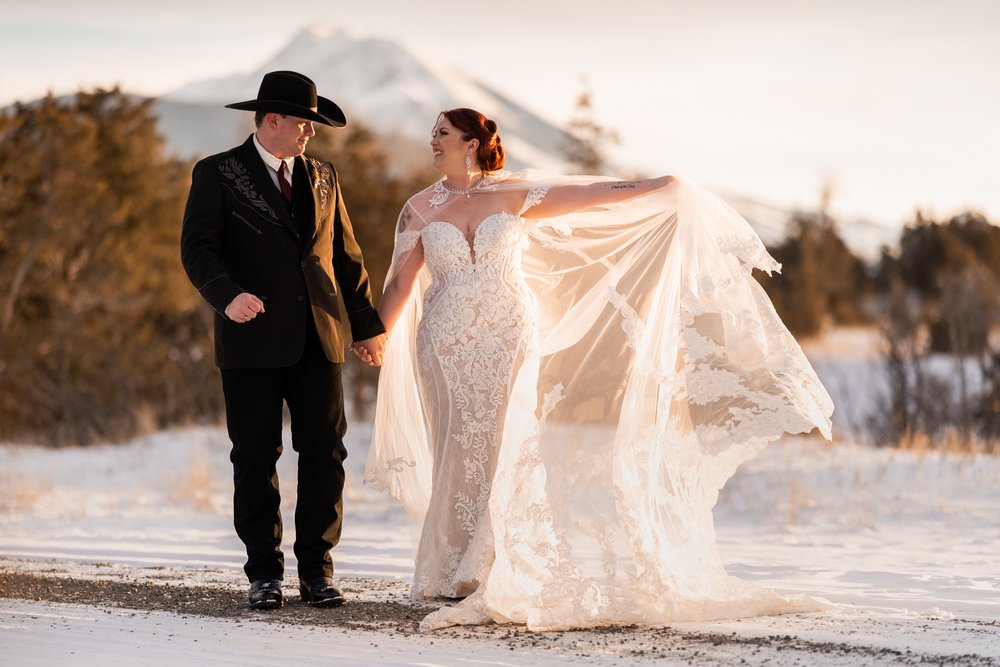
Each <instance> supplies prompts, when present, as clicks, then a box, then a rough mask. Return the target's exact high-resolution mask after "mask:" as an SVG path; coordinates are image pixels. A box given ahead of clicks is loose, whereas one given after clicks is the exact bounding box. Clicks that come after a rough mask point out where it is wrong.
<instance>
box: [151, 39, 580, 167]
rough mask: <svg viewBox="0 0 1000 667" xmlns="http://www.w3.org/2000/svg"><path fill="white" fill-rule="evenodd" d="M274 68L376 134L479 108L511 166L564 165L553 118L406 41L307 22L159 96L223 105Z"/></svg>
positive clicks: (415, 128) (420, 130)
mask: <svg viewBox="0 0 1000 667" xmlns="http://www.w3.org/2000/svg"><path fill="white" fill-rule="evenodd" d="M275 70H294V71H297V72H302V73H303V74H305V75H306V76H308V77H310V78H312V79H313V81H315V82H316V87H317V89H318V91H319V94H320V95H323V96H325V97H329V98H330V99H332V100H333V101H334V102H336V103H337V104H338V105H340V107H341V108H342V109H344V112H345V113H346V115H347V118H348V123H350V122H352V121H360V122H362V123H364V124H365V125H368V126H369V127H371V128H372V129H373V130H375V131H376V132H379V133H382V134H394V135H397V136H402V137H409V138H410V139H413V140H415V141H419V142H420V143H421V144H423V143H424V142H425V141H426V140H427V138H428V137H429V135H430V130H431V127H433V125H434V120H435V119H436V118H437V115H438V113H439V112H441V111H442V110H443V109H452V108H455V107H472V108H474V109H479V110H480V111H482V112H483V113H485V114H486V115H488V116H490V117H493V118H495V119H497V122H498V124H499V125H500V128H501V132H502V133H503V138H504V145H505V147H506V148H507V150H508V155H509V156H510V166H511V167H513V168H520V167H525V166H532V167H539V168H543V169H549V170H553V171H566V168H567V165H566V163H565V161H564V159H563V156H562V146H563V145H564V144H565V133H564V132H563V130H561V129H560V128H558V127H556V126H555V125H554V124H552V123H550V122H548V121H546V120H544V119H543V118H541V117H540V116H538V115H537V114H536V113H534V112H532V111H530V110H529V109H527V108H525V107H523V106H521V105H520V104H517V103H516V102H514V101H512V100H511V99H510V98H508V97H506V96H504V95H502V94H500V93H499V92H497V91H495V90H493V89H491V88H490V87H488V86H486V85H484V84H482V83H480V82H477V81H475V80H473V79H472V78H470V77H468V76H466V75H465V74H463V73H461V72H459V71H456V70H454V69H452V68H450V67H448V66H446V65H444V64H441V63H437V62H434V61H433V60H432V59H430V58H426V57H424V56H418V55H417V54H415V53H414V52H413V51H412V50H411V49H409V48H408V47H406V46H405V45H403V44H400V43H398V42H394V41H390V40H386V39H381V38H376V37H371V36H367V35H362V34H359V33H356V32H354V31H351V30H349V29H344V28H339V27H338V28H334V27H331V26H319V27H310V28H306V29H304V30H302V31H300V32H299V33H297V34H296V35H295V36H294V37H293V38H292V39H291V40H290V41H289V42H288V43H287V44H286V45H285V46H284V47H283V48H282V49H281V50H279V51H278V52H277V53H276V54H275V55H274V56H273V57H271V58H269V59H268V60H266V61H265V62H263V63H261V64H260V65H259V66H258V67H257V68H255V69H254V70H252V71H249V72H247V73H244V74H234V75H232V76H227V77H222V78H218V79H212V80H208V81H200V82H195V83H192V84H189V85H186V86H184V87H182V88H180V89H178V90H175V91H173V92H171V93H168V94H167V95H165V96H163V100H164V101H165V102H168V103H179V102H183V103H187V104H200V105H225V104H228V103H230V102H234V101H239V100H247V99H253V98H254V97H255V96H256V94H257V89H258V87H259V86H260V80H261V77H263V75H264V74H265V73H266V72H270V71H275ZM234 122H238V119H234Z"/></svg>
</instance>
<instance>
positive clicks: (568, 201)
mask: <svg viewBox="0 0 1000 667" xmlns="http://www.w3.org/2000/svg"><path fill="white" fill-rule="evenodd" d="M673 180H674V177H673V176H661V177H660V178H646V179H643V180H640V181H602V182H600V183H590V184H588V185H556V186H553V187H551V188H550V189H549V191H548V193H547V194H546V195H545V197H544V198H543V199H542V200H541V201H540V202H538V203H537V204H536V205H534V206H532V207H531V208H529V209H528V210H527V211H525V212H524V213H523V214H522V215H523V217H525V218H551V217H554V216H557V215H564V214H566V213H572V212H573V211H579V210H580V209H582V208H587V207H589V206H599V205H600V204H614V203H616V202H620V201H625V200H626V199H631V198H632V197H638V196H639V195H644V194H647V193H649V192H652V191H653V190H659V189H660V188H665V187H666V186H668V185H670V183H671V182H673Z"/></svg>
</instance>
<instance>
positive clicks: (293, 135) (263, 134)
mask: <svg viewBox="0 0 1000 667" xmlns="http://www.w3.org/2000/svg"><path fill="white" fill-rule="evenodd" d="M315 134H316V130H315V129H313V124H312V121H311V120H306V119H304V118H297V117H296V116H285V115H282V114H277V113H269V114H267V116H265V117H264V122H263V123H261V125H260V127H258V128H257V139H258V140H259V141H260V143H261V145H262V146H263V147H264V148H266V149H267V152H268V153H270V154H271V155H273V156H274V157H276V158H282V159H284V158H290V157H295V156H296V155H302V153H304V152H305V150H306V144H308V143H309V138H310V137H312V136H314V135H315Z"/></svg>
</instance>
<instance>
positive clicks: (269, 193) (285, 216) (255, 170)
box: [243, 135, 298, 238]
mask: <svg viewBox="0 0 1000 667" xmlns="http://www.w3.org/2000/svg"><path fill="white" fill-rule="evenodd" d="M243 160H244V163H245V164H246V166H247V170H248V171H249V172H250V176H251V178H252V179H253V184H254V187H256V188H257V192H259V193H260V195H261V196H262V197H263V198H264V200H265V201H266V202H267V203H268V204H269V205H270V206H271V209H272V210H273V211H274V212H275V213H277V215H278V218H279V219H280V220H281V222H283V223H284V225H285V227H286V228H287V229H288V231H289V232H290V233H291V234H292V236H295V237H296V238H297V237H298V231H297V230H296V229H295V225H294V224H292V214H291V213H290V212H289V210H288V205H287V204H285V200H284V198H282V196H281V193H280V192H278V188H277V187H275V185H274V181H272V180H271V174H270V173H268V169H269V168H268V166H267V165H266V164H264V160H262V159H261V157H260V153H258V152H257V147H256V146H254V145H253V135H251V136H250V138H249V139H248V140H247V141H246V143H244V144H243Z"/></svg>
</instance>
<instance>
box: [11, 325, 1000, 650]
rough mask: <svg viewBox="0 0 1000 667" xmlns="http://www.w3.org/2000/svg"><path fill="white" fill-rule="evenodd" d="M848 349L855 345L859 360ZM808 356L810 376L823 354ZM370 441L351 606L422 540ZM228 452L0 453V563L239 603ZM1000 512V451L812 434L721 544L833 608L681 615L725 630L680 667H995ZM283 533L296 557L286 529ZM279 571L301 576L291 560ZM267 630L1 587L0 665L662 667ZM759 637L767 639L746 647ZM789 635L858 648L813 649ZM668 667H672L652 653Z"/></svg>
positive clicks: (475, 638) (159, 442)
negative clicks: (923, 448) (373, 484)
mask: <svg viewBox="0 0 1000 667" xmlns="http://www.w3.org/2000/svg"><path fill="white" fill-rule="evenodd" d="M848 347H849V348H850V349H851V350H852V351H853V352H852V354H853V353H858V350H859V349H860V348H859V347H858V345H857V344H849V345H848ZM814 351H815V350H814ZM814 351H813V352H814ZM827 351H828V352H829V349H828V350H827ZM811 354H812V352H811ZM844 356H845V357H846V356H849V355H846V354H845V355H844ZM831 358H832V357H831ZM816 361H817V365H818V367H819V366H821V365H822V364H823V363H827V362H826V361H823V360H821V359H819V358H817V360H816ZM831 363H832V362H831ZM851 363H853V362H851ZM845 377H846V376H845ZM862 386H863V383H862ZM831 389H832V390H833V393H835V394H836V393H837V391H836V388H835V387H831ZM368 435H369V428H368V426H367V425H366V424H364V423H363V422H360V421H359V420H355V422H354V423H352V426H351V429H350V432H349V434H348V439H349V447H350V451H351V456H350V458H349V459H348V463H349V479H348V486H347V490H346V498H345V512H346V521H345V526H344V535H343V540H342V542H341V544H340V546H339V547H338V548H337V550H336V552H335V562H336V567H337V577H338V578H339V579H340V580H341V582H342V583H343V585H344V587H345V588H347V589H351V590H352V591H353V592H352V598H353V599H364V598H365V596H366V595H368V596H369V597H370V596H371V595H374V593H366V592H365V591H364V590H358V588H359V587H358V586H357V585H354V584H352V581H361V580H362V578H364V579H369V580H370V579H377V580H389V581H393V580H395V581H398V585H396V586H395V588H394V589H393V590H398V591H399V601H400V602H405V584H404V582H405V581H406V580H407V578H408V577H409V576H410V574H411V571H412V548H413V539H414V537H415V535H414V531H413V527H412V526H411V525H410V523H409V521H408V519H407V518H406V517H405V515H404V514H403V513H402V511H401V510H400V509H399V508H398V507H397V506H396V505H395V504H394V503H393V502H392V501H390V500H389V499H387V498H386V497H385V496H383V495H381V494H379V493H377V492H374V491H372V490H370V489H368V488H366V487H363V486H361V485H360V483H359V480H360V478H361V471H362V469H363V467H364V459H365V454H366V449H367V441H368ZM228 449H229V443H228V439H227V437H226V433H225V430H224V429H222V428H196V429H188V430H177V431H170V432H162V433H157V434H153V435H151V436H148V437H144V438H140V439H137V440H135V441H133V442H131V443H128V444H125V445H108V446H100V447H89V448H79V449H72V448H71V449H59V450H54V449H46V448H42V447H32V446H15V445H6V446H0V571H2V570H8V571H16V572H32V573H37V574H42V573H55V574H56V575H57V576H72V577H74V578H84V579H105V580H129V581H143V580H148V581H157V582H171V583H174V584H177V585H181V586H196V585H197V586H202V585H203V586H213V587H226V588H230V589H234V590H239V591H242V589H243V587H244V586H245V581H244V579H243V574H242V569H241V568H242V563H243V548H242V545H241V544H240V542H239V541H238V539H237V538H236V536H235V534H234V532H233V529H232V524H231V509H230V503H231V482H230V479H231V469H230V465H229V461H228ZM294 456H295V454H294V452H293V451H292V449H291V447H286V449H285V454H284V455H283V456H282V460H281V462H280V469H279V472H280V476H281V481H282V485H283V492H284V493H283V496H284V497H285V499H286V504H285V506H284V508H283V509H284V511H285V512H286V517H287V519H290V517H291V514H290V513H291V510H292V505H291V502H290V501H291V500H292V499H293V498H294V493H293V492H292V491H293V489H294V483H295V476H294ZM998 505H1000V458H998V457H987V456H968V455H956V454H941V453H916V452H906V451H897V450H887V449H873V448H870V447H865V446H860V445H856V444H852V443H850V442H840V441H838V442H835V443H834V444H828V443H825V442H823V441H821V440H818V439H814V438H810V437H797V438H787V439H785V440H783V441H780V442H778V443H775V444H774V445H772V446H771V447H769V448H768V449H767V450H765V452H764V453H763V454H762V455H761V456H760V457H758V458H757V459H755V460H753V461H751V462H749V463H748V464H746V465H745V466H744V467H743V468H741V470H740V471H739V473H738V474H737V475H736V477H734V478H733V479H732V480H731V481H730V483H729V484H728V485H727V486H726V488H725V489H724V490H723V493H722V495H721V496H720V500H719V504H718V506H717V508H716V523H717V529H718V539H719V546H720V550H721V553H722V554H723V557H724V560H725V561H726V563H727V565H728V568H729V570H730V572H731V573H733V574H735V575H737V576H740V577H743V578H746V579H751V580H754V581H756V582H758V583H761V584H763V585H766V586H769V587H771V588H774V589H777V590H778V591H780V592H783V593H806V594H809V595H813V596H817V597H821V598H824V599H826V600H828V601H830V602H831V603H832V604H833V606H834V609H833V610H832V611H830V612H825V613H820V614H808V615H798V616H781V617H769V618H756V619H743V620H738V621H724V622H714V623H680V624H674V625H673V626H671V627H672V628H673V629H674V630H677V631H680V632H681V633H687V635H686V636H688V637H695V636H697V635H703V634H704V635H722V636H726V637H731V638H733V639H732V641H731V643H727V642H726V641H722V642H721V643H712V642H708V643H706V646H707V647H708V648H707V649H706V650H700V649H699V650H698V651H694V652H693V653H692V652H688V653H687V654H685V655H683V656H681V655H678V656H676V658H677V664H688V661H689V660H694V664H728V663H729V662H736V663H738V662H739V661H740V659H745V660H747V661H748V662H749V663H750V664H762V663H764V662H767V663H768V664H777V665H781V664H816V665H868V664H917V663H919V662H920V661H921V660H929V661H931V662H933V663H935V664H937V662H939V661H942V662H944V663H948V662H955V663H958V664H976V665H980V664H1000V512H998V511H997V507H998ZM285 525H286V536H285V541H286V545H290V544H291V540H292V539H293V537H294V536H293V532H292V531H293V527H292V522H291V521H290V520H286V524H285ZM286 558H287V563H286V567H287V569H288V570H289V572H294V567H295V563H294V556H292V554H291V549H290V547H289V548H286ZM286 584H289V582H288V581H287V580H286ZM289 592H291V591H289ZM277 613H278V614H281V613H282V612H277ZM278 621H280V616H279V617H278V618H275V617H274V616H268V617H267V619H266V620H253V619H250V620H247V619H245V618H244V619H239V620H233V619H225V618H208V617H198V616H190V615H179V614H170V613H166V612H161V611H132V610H123V609H112V608H98V607H93V606H82V605H76V604H57V603H52V602H45V601H34V600H12V599H6V596H4V595H3V591H0V656H3V658H2V661H3V662H4V664H11V665H31V664H56V663H59V662H63V661H72V663H73V664H96V663H101V664H119V663H120V664H125V663H126V662H127V663H129V664H134V663H135V662H140V661H141V662H142V663H145V664H146V665H159V664H164V665H165V664H256V663H261V662H269V663H276V664H284V663H290V662H292V661H296V662H300V663H305V664H312V663H329V662H331V661H333V660H336V661H337V662H338V664H372V663H382V664H398V665H418V664H420V665H429V664H435V665H436V664H442V665H445V664H448V665H450V664H515V663H516V664H518V665H525V664H563V663H571V662H577V661H584V662H587V663H591V664H593V663H600V664H649V663H650V661H651V660H652V659H653V658H652V657H651V655H653V654H651V653H650V652H649V651H648V650H647V649H648V648H649V647H648V646H647V645H646V643H647V642H649V640H650V635H649V634H648V633H643V632H641V631H634V640H630V639H629V635H628V634H627V632H628V631H626V634H625V635H622V634H621V633H619V634H618V635H617V639H616V643H614V644H613V645H612V644H608V643H606V641H605V638H603V636H602V635H601V634H600V633H593V632H575V633H558V634H557V635H554V636H550V637H547V638H545V639H544V641H539V642H537V643H536V644H533V645H530V646H527V647H525V646H520V647H519V648H518V650H517V651H516V652H514V653H511V647H509V646H506V645H504V644H503V643H502V642H498V641H496V640H497V635H496V634H493V635H490V634H488V633H487V634H485V635H484V634H481V633H477V632H468V633H451V634H445V635H441V634H436V635H431V636H412V635H405V636H404V635H399V634H386V633H380V632H378V631H376V630H349V631H348V630H345V629H338V628H326V627H324V628H317V627H310V626H308V625H301V624H288V625H285V624H282V623H280V622H278ZM734 633H735V634H734ZM758 637H760V638H769V639H768V640H767V641H763V642H760V643H759V644H754V643H752V641H753V640H754V638H758ZM630 641H632V643H631V644H630V643H629V642H630ZM678 641H681V640H678ZM685 641H686V640H685ZM688 643H690V642H688ZM796 643H798V644H799V645H806V646H811V647H813V649H815V648H816V647H823V646H834V647H836V646H841V647H843V646H847V647H854V649H856V650H852V651H847V652H845V651H843V650H827V651H820V652H815V651H813V652H809V653H808V654H807V655H806V654H804V653H802V652H801V651H798V650H796V648H795V644H796ZM751 647H752V649H751ZM658 664H673V663H672V659H670V658H669V657H663V656H662V655H661V657H660V658H658Z"/></svg>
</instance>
